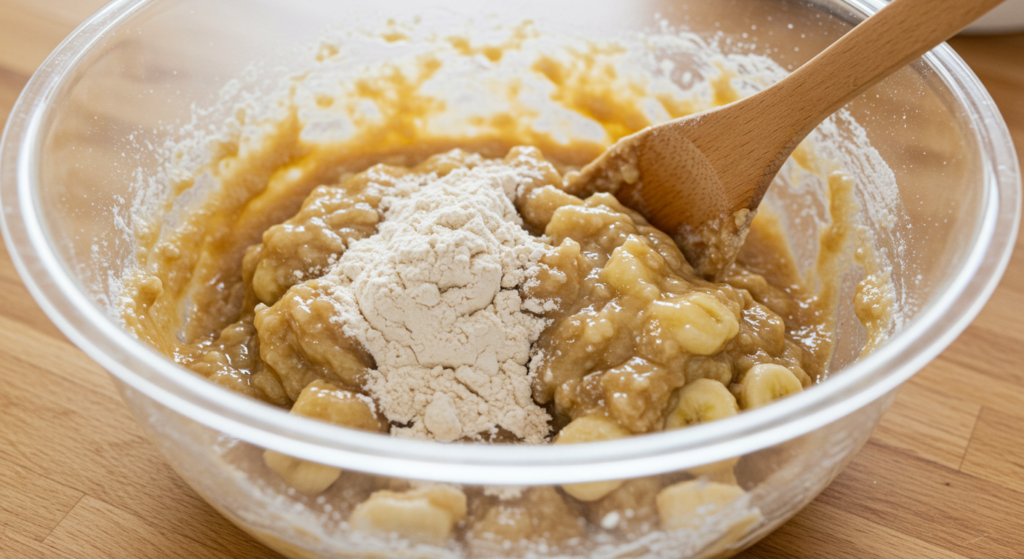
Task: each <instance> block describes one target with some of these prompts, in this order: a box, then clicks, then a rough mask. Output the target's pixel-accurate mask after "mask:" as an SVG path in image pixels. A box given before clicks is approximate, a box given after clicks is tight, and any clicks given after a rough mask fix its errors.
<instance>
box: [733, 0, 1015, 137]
mask: <svg viewBox="0 0 1024 559" xmlns="http://www.w3.org/2000/svg"><path fill="white" fill-rule="evenodd" d="M1000 3H1002V0H894V1H893V2H892V3H891V4H889V5H888V6H886V7H885V8H883V9H881V10H880V11H879V12H878V13H877V14H875V15H874V16H872V17H870V18H868V19H867V20H865V21H864V22H862V23H861V24H860V25H858V26H856V27H854V28H853V29H852V30H851V31H850V32H848V33H847V34H846V35H844V36H843V37H842V38H841V39H839V40H838V41H837V42H835V43H833V44H832V46H830V47H829V48H827V49H825V50H824V51H822V52H821V53H820V54H818V56H816V57H814V58H813V59H812V60H810V61H809V62H807V63H806V64H804V65H803V66H801V67H800V68H799V69H797V70H796V71H795V72H793V73H792V74H790V75H789V76H787V77H786V78H784V79H783V80H781V81H780V82H779V83H777V84H776V85H775V86H774V87H771V88H769V89H768V90H765V91H764V92H763V93H765V94H767V95H764V96H760V95H758V96H755V97H762V98H761V99H758V102H759V103H762V104H763V106H764V107H765V111H766V112H764V113H761V114H763V115H765V117H768V115H769V114H771V117H770V120H771V121H772V122H771V125H772V126H771V128H768V129H770V130H773V131H774V134H776V138H778V140H779V143H777V144H776V145H777V146H785V145H789V144H790V143H792V145H793V146H794V147H795V144H796V143H799V141H800V140H802V139H803V138H804V137H805V136H806V135H807V134H808V133H810V131H811V130H813V129H814V127H815V126H817V125H818V124H819V123H821V121H822V120H824V119H825V118H826V117H828V116H829V115H830V114H832V113H834V112H835V111H837V110H839V108H841V107H842V106H843V105H845V104H846V103H847V102H849V101H851V100H852V99H854V98H855V97H857V96H858V95H860V94H861V93H863V92H864V90H866V89H867V88H869V87H871V86H872V85H874V84H876V83H878V82H879V81H881V80H882V79H884V78H885V77H887V76H888V75H889V74H892V73H893V72H895V71H896V70H898V69H900V68H902V67H903V66H905V65H907V64H909V63H910V62H911V61H913V60H914V59H916V58H918V57H920V56H921V55H923V54H924V53H926V52H928V51H929V50H931V49H932V48H933V47H935V46H936V45H938V44H939V43H941V42H942V41H944V40H946V39H948V38H950V37H952V36H953V35H955V34H956V33H957V32H958V31H960V30H961V29H963V28H964V27H966V26H967V25H968V24H970V23H971V22H972V21H974V20H976V19H978V18H979V17H981V16H982V15H984V14H985V13H986V12H988V11H989V10H991V9H992V8H994V7H995V6H997V5H998V4H1000ZM751 99H753V98H751ZM769 107H770V110H769ZM761 130H762V131H763V130H765V128H762V129H761ZM794 139H795V142H793V140H794Z"/></svg>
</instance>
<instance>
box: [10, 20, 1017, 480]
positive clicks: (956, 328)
mask: <svg viewBox="0 0 1024 559" xmlns="http://www.w3.org/2000/svg"><path fill="white" fill-rule="evenodd" d="M156 1H157V0H115V1H113V2H111V3H110V4H108V5H107V6H105V7H104V8H102V9H101V10H100V11H98V12H96V13H95V14H94V15H93V16H91V17H90V18H89V19H88V20H86V21H85V22H84V23H83V24H82V25H80V26H79V27H78V28H77V29H76V30H75V31H74V32H73V33H72V34H71V35H69V36H68V38H66V39H65V40H64V41H63V42H62V43H61V45H60V46H58V47H57V49H56V50H55V51H54V52H53V53H52V54H51V55H50V56H49V57H48V58H47V59H46V61H45V62H44V63H43V64H42V66H40V68H39V70H37V71H36V73H35V74H34V75H33V77H32V78H31V79H30V81H29V83H28V85H27V86H26V87H25V89H24V90H23V92H22V94H21V95H20V97H19V98H18V101H17V103H16V104H15V106H14V108H13V110H12V111H11V114H10V117H9V120H8V124H7V127H6V130H5V131H4V135H3V140H2V143H0V204H2V207H3V213H2V215H0V226H2V229H3V235H4V239H5V241H6V243H7V246H8V250H9V253H10V255H11V258H12V260H13V262H14V264H15V267H16V268H17V270H18V272H19V274H20V275H21V277H22V279H23V280H24V282H25V284H26V286H27V287H28V289H29V291H30V292H31V294H32V296H33V297H34V298H35V299H36V301H37V302H38V303H39V305H40V307H42V309H43V311H44V312H45V313H46V314H47V315H48V316H49V318H50V319H51V320H52V321H53V322H54V324H55V325H56V326H57V327H58V328H59V329H60V330H61V331H62V332H63V333H64V334H65V335H66V336H67V337H68V338H69V339H70V340H71V341H72V342H73V343H74V344H75V345H77V346H78V347H79V348H81V349H82V350H83V351H84V352H85V353H86V354H87V355H88V356H89V357H91V358H92V359H93V360H95V361H96V362H98V363H99V364H100V365H101V366H103V367H104V368H105V369H106V370H107V371H109V372H110V373H111V374H113V375H114V376H115V377H116V378H117V379H119V380H120V381H121V382H123V383H124V385H123V386H122V388H123V390H125V391H129V392H130V391H137V392H139V393H141V394H143V395H145V396H146V397H148V398H150V399H152V400H154V401H156V402H158V403H159V404H161V405H163V406H166V407H167V408H170V409H171V410H174V411H175V412H177V413H179V414H182V415H184V416H186V417H188V418H190V419H192V420H194V421H196V422H198V423H200V424H202V425H205V426H207V427H210V428H212V429H214V430H217V431H219V432H221V433H223V434H224V435H227V436H230V437H236V438H238V439H242V440H244V441H247V442H250V443H253V444H257V445H259V446H261V447H264V448H270V449H273V450H276V451H279V452H283V453H286V454H290V455H292V456H296V457H299V458H305V459H309V460H315V461H317V462H321V463H325V464H331V465H334V466H338V467H343V468H349V469H354V470H361V471H367V472H371V473H376V474H380V475H389V476H397V477H406V478H409V477H411V478H418V479H424V480H432V481H442V482H456V483H474V484H491V485H520V484H551V483H565V482H581V481H594V480H600V479H609V478H621V477H637V476H642V475H654V474H658V473H664V472H668V471H674V470H678V469H682V468H687V467H693V466H697V465H702V464H706V463H709V462H714V461H718V460H723V459H727V458H730V457H733V456H738V455H742V454H746V453H749V452H753V451H756V450H760V449H763V448H767V447H770V446H773V445H775V444H779V443H782V442H785V441H787V440H790V439H793V438H795V437H798V436H800V435H803V434H806V433H808V432H810V431H813V430H815V429H817V428H819V427H821V426H824V425H826V424H828V423H831V422H833V421H836V420H838V419H840V418H842V417H844V416H846V415H849V414H851V413H853V412H855V411H856V410H858V409H860V408H862V407H864V406H867V405H869V404H870V403H871V402H873V401H875V400H876V399H878V398H880V397H882V396H884V395H885V394H887V393H888V392H890V391H892V390H893V389H895V388H896V387H897V386H898V385H899V384H900V383H902V382H904V381H905V380H907V379H908V378H910V376H911V375H913V374H914V373H915V372H917V371H918V370H919V369H920V368H922V367H923V366H924V365H925V364H927V363H928V362H929V361H931V360H932V359H933V358H934V357H936V356H937V355H938V354H939V353H940V352H941V351H942V350H943V349H944V348H945V347H946V346H948V345H949V344H950V343H951V342H952V341H953V339H955V338H956V336H957V335H959V334H960V332H962V331H963V330H964V329H965V328H966V327H967V325H968V324H969V323H970V322H971V320H973V318H974V317H975V316H976V315H977V314H978V312H980V310H981V308H982V307H983V306H984V304H985V302H986V301H987V300H988V298H989V296H990V295H991V294H992V292H993V291H994V290H995V288H996V285H997V284H998V283H999V280H1000V278H1001V277H1002V274H1003V272H1004V271H1005V269H1006V266H1007V265H1008V262H1009V258H1010V255H1011V253H1012V250H1013V247H1014V241H1015V239H1016V235H1017V230H1018V227H1019V220H1020V206H1021V199H1020V191H1019V185H1020V169H1019V166H1018V162H1017V158H1016V153H1015V151H1014V149H1013V144H1012V141H1011V139H1010V135H1009V131H1008V130H1007V127H1006V124H1005V122H1003V120H1002V117H1001V116H1000V114H999V112H998V110H997V109H996V107H995V104H994V102H993V101H992V99H991V97H990V96H989V94H988V92H987V91H985V89H984V87H983V86H982V85H981V83H980V81H979V80H978V78H977V77H976V76H975V75H974V74H973V73H972V72H971V70H970V69H969V68H968V67H967V65H966V63H964V61H963V60H962V59H960V57H959V56H957V54H956V53H955V52H954V51H953V49H952V48H950V47H949V46H948V45H945V44H943V45H940V46H939V47H937V48H936V49H934V50H933V51H931V52H930V53H928V54H927V55H925V56H924V57H923V58H924V61H925V64H926V65H927V66H928V68H929V70H931V71H934V72H935V73H936V75H938V76H939V78H940V79H941V80H942V81H943V82H944V84H945V85H946V86H947V87H949V89H950V92H951V93H952V94H953V96H954V97H955V98H956V101H957V103H958V104H959V105H960V107H961V108H962V109H963V110H964V111H965V112H966V113H967V115H968V117H969V118H970V120H971V122H972V123H973V124H974V125H975V126H974V130H975V135H976V138H975V139H976V141H977V143H978V146H979V148H980V149H981V153H982V154H983V155H987V156H988V158H987V159H985V160H984V161H983V176H984V188H985V194H984V200H983V204H982V212H981V213H982V214H983V216H984V218H983V221H982V223H981V226H980V229H979V230H978V231H976V233H975V235H976V238H975V242H974V245H973V246H972V250H971V252H970V255H969V257H968V258H967V259H966V260H965V261H964V262H962V263H961V264H960V267H959V269H958V270H957V272H956V274H955V275H954V276H953V278H952V279H951V280H950V281H949V283H948V285H947V287H946V289H945V291H944V292H943V293H942V294H941V295H940V296H939V297H937V298H936V300H935V301H934V302H932V303H931V304H930V305H929V306H928V307H927V308H925V309H924V310H922V312H921V313H919V314H918V316H916V317H915V318H914V319H913V320H912V321H911V322H910V324H908V325H907V327H906V328H905V329H904V330H903V331H901V332H899V333H897V334H896V335H895V336H893V338H891V339H890V340H889V341H888V342H887V343H886V344H884V345H883V346H882V347H881V348H879V349H878V350H877V351H876V352H875V353H873V354H871V355H869V356H868V357H866V358H865V359H863V360H861V361H858V362H856V363H854V364H852V365H850V366H849V367H847V368H845V369H843V371H842V372H841V373H839V374H835V375H834V376H832V377H831V378H829V379H828V381H827V382H824V383H822V384H820V385H816V386H814V387H813V388H811V389H808V390H807V391H804V392H803V393H800V394H797V395H795V396H792V397H790V398H787V399H785V400H783V401H780V402H776V403H775V404H773V405H771V406H767V407H765V408H760V409H757V410H752V411H749V412H745V413H743V414H740V415H738V416H736V417H733V418H730V419H728V420H724V421H719V422H714V423H709V424H704V425H699V426H695V427H690V428H687V429H685V430H677V431H671V432H663V433H656V434H650V435H641V436H635V437H630V438H626V439H621V440H616V441H608V442H601V443H592V444H587V445H567V446H552V445H478V444H447V445H443V444H438V443H432V442H424V441H416V440H406V439H399V438H394V437H389V436H383V435H377V434H370V433H362V432H358V431H354V430H350V429H345V428H342V427H338V426H332V425H328V424H326V423H322V422H319V421H314V420H310V419H306V418H302V417H297V416H293V415H290V414H288V413H287V412H285V411H283V410H279V409H276V408H273V407H272V406H270V405H268V404H264V403H262V402H258V401H256V400H254V399H250V398H247V397H245V396H242V395H239V394H236V393H234V392H231V391H230V390H228V389H226V388H221V387H219V386H217V385H215V384H213V383H211V382H209V381H207V380H206V379H204V378H201V377H200V376H198V375H196V374H194V373H192V372H191V371H189V370H187V369H185V368H183V367H181V366H179V365H177V364H175V363H173V362H172V361H171V360H169V359H167V358H166V357H164V356H163V355H162V354H160V353H158V352H157V351H156V350H154V349H152V348H150V347H149V346H147V345H145V344H144V343H142V342H141V341H139V340H137V339H135V338H134V337H132V336H131V335H129V334H128V333H127V332H126V331H125V330H123V329H122V328H121V327H120V326H119V325H117V324H116V323H115V322H114V321H113V320H112V319H111V318H110V317H109V316H108V315H107V314H106V313H104V312H103V310H102V309H101V308H100V307H99V306H98V305H96V304H95V303H94V302H93V301H91V300H90V299H89V297H88V296H87V295H86V294H85V293H84V292H83V291H82V290H81V289H80V288H79V286H78V284H77V283H76V281H75V280H74V279H73V278H72V276H71V274H70V272H69V270H68V269H67V267H66V266H65V265H64V263H63V262H62V261H61V260H60V258H59V257H58V256H57V253H56V250H55V249H54V246H53V242H52V240H51V239H50V238H49V236H48V234H47V232H46V230H45V228H44V226H43V218H42V215H41V206H40V204H39V200H38V190H37V189H36V188H35V186H36V185H37V184H38V168H39V164H40V161H39V154H40V152H41V147H42V142H43V140H44V132H45V130H43V125H44V123H45V122H46V121H47V117H48V116H49V112H50V109H51V106H50V104H49V101H50V100H51V99H52V98H53V97H54V95H55V93H56V92H58V91H60V90H61V89H62V88H63V87H65V86H66V85H67V81H68V79H69V76H70V75H71V72H72V71H73V70H74V69H75V68H76V66H77V64H78V63H79V62H80V61H81V60H82V59H83V58H84V57H85V56H86V55H87V54H88V53H89V52H90V49H91V48H92V47H94V46H95V45H96V44H97V43H98V42H99V40H100V39H101V38H102V37H103V36H104V35H106V34H107V33H109V32H110V31H112V30H113V29H115V28H117V26H118V25H119V24H121V23H122V22H124V21H125V20H126V19H127V18H129V17H130V16H131V15H132V14H134V13H136V12H138V11H139V10H141V9H143V8H145V7H147V6H149V5H151V4H153V3H155V2H156ZM845 4H846V5H847V6H849V7H850V8H852V9H854V10H858V11H859V12H860V14H862V15H864V16H865V17H866V16H869V15H870V14H873V13H874V12H876V11H878V10H879V9H881V8H882V7H883V6H884V5H885V3H884V2H883V1H882V0H846V1H845ZM115 356H116V357H115ZM126 397H129V395H128V394H126Z"/></svg>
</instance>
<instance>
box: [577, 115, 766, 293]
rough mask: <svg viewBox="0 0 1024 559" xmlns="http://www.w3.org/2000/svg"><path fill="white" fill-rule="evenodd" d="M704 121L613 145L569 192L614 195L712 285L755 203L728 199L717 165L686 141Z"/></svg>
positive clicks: (666, 127)
mask: <svg viewBox="0 0 1024 559" xmlns="http://www.w3.org/2000/svg"><path fill="white" fill-rule="evenodd" d="M705 114H707V113H703V114H699V115H694V116H692V117H687V118H684V119H680V120H676V121H672V122H670V123H666V124H663V125H660V126H656V127H652V128H648V129H646V130H643V131H641V132H638V133H636V134H633V135H632V136H628V137H626V138H623V139H622V140H619V142H618V143H616V144H615V145H614V146H612V148H610V149H609V150H608V151H607V152H605V153H604V154H603V155H602V156H601V157H599V158H598V159H596V160H594V161H593V162H591V163H590V164H589V165H587V166H586V167H584V168H583V170H582V171H580V174H579V175H578V176H576V177H574V178H573V179H572V180H571V181H570V183H569V184H568V185H567V188H568V190H569V191H570V192H572V193H574V194H578V195H589V194H593V193H594V192H609V193H612V194H614V195H615V197H617V198H618V199H619V200H620V201H621V202H622V203H623V204H625V205H626V206H629V207H631V208H633V209H635V210H637V211H638V212H640V213H641V214H643V216H644V217H646V218H647V219H648V220H649V221H650V222H651V224H652V225H654V226H655V227H658V228H659V229H661V230H662V231H664V232H666V233H668V234H669V235H670V236H672V238H673V239H675V241H676V244H678V245H679V247H680V249H682V251H683V254H684V255H685V256H686V258H687V260H688V261H689V262H690V264H691V265H692V266H693V267H694V269H695V270H696V271H697V272H698V273H699V274H700V275H702V276H704V277H705V278H708V279H713V278H715V277H716V276H717V275H718V274H719V273H720V272H721V271H722V270H724V269H725V268H726V267H727V266H728V265H729V264H731V263H732V261H733V260H734V259H735V258H736V254H737V253H738V252H739V248H740V246H741V245H742V244H743V240H744V238H745V237H746V232H747V229H748V226H749V225H750V221H751V220H752V219H753V217H754V210H755V209H756V203H755V202H754V201H753V200H752V197H750V196H746V197H743V198H741V199H740V200H736V199H735V196H734V195H733V196H730V195H729V194H728V191H727V190H726V189H725V188H724V186H723V184H722V180H721V178H720V177H721V174H720V173H719V171H718V170H717V169H716V166H715V165H714V164H713V162H712V161H711V160H710V159H709V158H708V156H707V154H706V153H705V152H704V150H702V149H700V147H698V145H697V144H695V143H694V142H693V141H692V140H691V137H690V135H689V133H690V132H691V131H695V130H698V129H699V127H700V125H701V120H702V117H704V116H705Z"/></svg>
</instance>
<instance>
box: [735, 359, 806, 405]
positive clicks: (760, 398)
mask: <svg viewBox="0 0 1024 559" xmlns="http://www.w3.org/2000/svg"><path fill="white" fill-rule="evenodd" d="M803 389H804V387H803V385H802V384H800V379H798V378H796V375H794V374H793V371H790V370H789V369H787V368H785V367H783V366H782V365H772V364H762V365H754V366H753V367H751V369H750V370H749V371H747V374H746V375H745V376H744V377H743V382H742V383H741V384H740V398H739V401H740V407H742V408H743V409H745V410H752V409H754V408H759V407H761V406H763V405H765V404H770V403H772V402H774V401H775V400H780V399H782V398H785V397H786V396H789V395H791V394H796V393H797V392H800V391H802V390H803Z"/></svg>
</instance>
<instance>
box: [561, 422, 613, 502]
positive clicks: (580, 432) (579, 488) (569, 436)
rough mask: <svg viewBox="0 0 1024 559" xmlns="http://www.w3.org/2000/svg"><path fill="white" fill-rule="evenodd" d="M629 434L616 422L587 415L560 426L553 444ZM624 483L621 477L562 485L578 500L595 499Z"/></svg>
mask: <svg viewBox="0 0 1024 559" xmlns="http://www.w3.org/2000/svg"><path fill="white" fill-rule="evenodd" d="M627 436H629V431H627V430H626V429H624V428H623V427H622V426H620V425H619V424H618V423H616V422H614V421H612V420H611V419H608V418H606V417H604V416H600V415H588V416H585V417H580V418H577V419H574V420H572V421H571V422H570V423H569V424H568V425H566V426H565V427H563V428H562V430H561V431H560V432H559V433H558V438H556V439H555V444H576V443H590V442H597V441H610V440H613V439H621V438H623V437H627ZM623 483H624V480H621V479H612V480H608V481H592V482H588V483H567V484H565V485H563V486H562V489H564V490H565V492H566V493H568V494H569V495H572V496H573V497H575V498H577V499H579V500H580V501H588V502H589V501H596V500H598V499H600V498H602V497H604V496H605V495H607V494H609V493H611V492H612V491H615V490H616V489H618V488H619V486H621V485H622V484H623Z"/></svg>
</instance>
